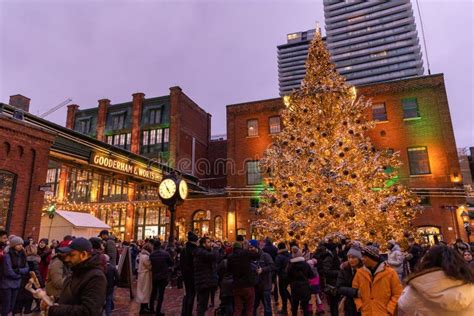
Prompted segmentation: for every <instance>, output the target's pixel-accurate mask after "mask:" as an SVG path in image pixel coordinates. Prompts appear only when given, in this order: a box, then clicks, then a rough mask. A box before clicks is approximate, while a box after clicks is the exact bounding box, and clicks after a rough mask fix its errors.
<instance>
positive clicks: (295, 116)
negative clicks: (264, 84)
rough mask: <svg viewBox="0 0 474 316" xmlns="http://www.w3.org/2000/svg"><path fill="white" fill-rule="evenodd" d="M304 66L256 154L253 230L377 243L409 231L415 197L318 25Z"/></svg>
mask: <svg viewBox="0 0 474 316" xmlns="http://www.w3.org/2000/svg"><path fill="white" fill-rule="evenodd" d="M306 69H307V71H306V77H305V79H304V82H303V84H302V87H301V89H300V90H297V91H295V92H294V93H293V94H291V96H290V97H289V98H285V105H286V108H285V109H284V110H283V112H282V122H283V126H284V128H283V130H282V132H281V133H279V134H278V135H276V136H275V137H274V145H273V146H272V147H271V148H270V149H268V150H267V151H266V153H265V156H264V158H263V159H262V160H261V161H260V168H261V170H263V171H265V176H266V178H265V182H266V189H265V190H264V191H263V193H262V203H261V204H262V207H261V212H262V214H261V215H262V217H261V218H262V219H261V220H258V221H256V223H255V224H256V225H255V226H256V228H257V230H259V231H260V232H261V233H263V234H266V235H270V236H275V237H276V238H282V239H286V240H288V239H299V240H301V241H305V242H308V243H310V244H314V243H315V241H316V240H317V239H322V238H323V237H324V236H327V235H328V234H332V233H342V234H344V235H348V236H350V237H352V238H353V239H359V240H364V241H368V240H370V241H377V242H379V243H382V242H383V244H385V241H387V240H389V239H391V238H395V239H400V238H402V237H403V235H404V234H405V235H406V234H407V233H411V229H412V228H411V221H412V219H413V218H414V216H415V215H416V210H417V203H418V199H417V197H416V196H414V195H413V194H412V193H411V192H410V191H409V190H408V189H407V188H405V187H404V186H402V185H400V184H399V183H398V182H397V168H398V167H399V166H400V161H399V159H398V153H392V152H389V151H387V150H381V149H376V148H375V147H374V146H373V145H372V144H371V142H370V139H369V138H368V137H367V135H366V134H367V133H366V132H367V131H368V130H369V129H371V128H373V127H374V122H372V121H370V120H369V119H368V117H367V114H368V113H367V112H368V109H370V108H371V103H370V102H369V101H366V100H364V98H363V97H357V96H356V90H355V88H354V87H351V86H349V85H348V84H346V83H345V80H344V78H343V77H341V76H340V75H339V74H338V73H337V72H336V70H335V67H334V65H333V64H332V63H331V62H330V59H329V52H328V51H327V50H326V48H325V46H324V43H323V42H322V40H321V36H320V34H319V33H317V34H316V36H315V38H314V40H313V42H312V44H311V46H310V49H309V55H308V60H307V61H306Z"/></svg>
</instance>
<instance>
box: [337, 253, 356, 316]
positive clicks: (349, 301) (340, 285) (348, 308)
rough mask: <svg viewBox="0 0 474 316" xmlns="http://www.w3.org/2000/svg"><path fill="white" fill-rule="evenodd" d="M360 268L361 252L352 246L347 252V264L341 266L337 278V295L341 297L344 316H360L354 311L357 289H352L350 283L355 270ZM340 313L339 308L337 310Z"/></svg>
mask: <svg viewBox="0 0 474 316" xmlns="http://www.w3.org/2000/svg"><path fill="white" fill-rule="evenodd" d="M361 267H362V251H361V249H360V248H359V247H358V246H355V245H353V246H352V247H351V248H350V249H349V251H348V252H347V262H344V263H343V264H342V265H341V270H340V271H339V274H338V276H337V282H336V287H337V293H338V294H339V295H342V296H343V298H342V301H341V302H340V303H339V305H340V306H344V315H345V316H357V315H360V313H359V312H357V310H356V306H355V303H354V298H355V297H357V289H355V288H353V287H352V281H353V280H354V276H355V274H356V272H357V269H359V268H361ZM339 311H340V312H341V308H339Z"/></svg>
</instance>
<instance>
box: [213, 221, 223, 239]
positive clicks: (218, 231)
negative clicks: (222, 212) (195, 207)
mask: <svg viewBox="0 0 474 316" xmlns="http://www.w3.org/2000/svg"><path fill="white" fill-rule="evenodd" d="M223 227H224V224H223V222H222V216H216V217H215V218H214V235H215V237H216V239H219V240H222V237H223V236H224V232H223Z"/></svg>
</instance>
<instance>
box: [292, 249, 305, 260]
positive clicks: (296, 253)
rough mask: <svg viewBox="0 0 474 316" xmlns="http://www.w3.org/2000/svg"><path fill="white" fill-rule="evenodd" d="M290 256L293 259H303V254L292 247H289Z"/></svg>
mask: <svg viewBox="0 0 474 316" xmlns="http://www.w3.org/2000/svg"><path fill="white" fill-rule="evenodd" d="M291 256H292V257H293V258H298V257H303V253H302V252H301V250H300V248H298V247H296V246H293V247H291Z"/></svg>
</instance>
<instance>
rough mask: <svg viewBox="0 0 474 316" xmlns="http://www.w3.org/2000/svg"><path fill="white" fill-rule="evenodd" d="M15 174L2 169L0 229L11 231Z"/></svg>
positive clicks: (0, 173)
mask: <svg viewBox="0 0 474 316" xmlns="http://www.w3.org/2000/svg"><path fill="white" fill-rule="evenodd" d="M15 180H16V176H15V174H13V173H11V172H8V171H5V170H0V229H5V230H6V231H9V228H10V220H11V214H12V210H13V195H14V193H15V182H16V181H15Z"/></svg>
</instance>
